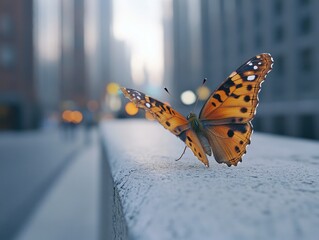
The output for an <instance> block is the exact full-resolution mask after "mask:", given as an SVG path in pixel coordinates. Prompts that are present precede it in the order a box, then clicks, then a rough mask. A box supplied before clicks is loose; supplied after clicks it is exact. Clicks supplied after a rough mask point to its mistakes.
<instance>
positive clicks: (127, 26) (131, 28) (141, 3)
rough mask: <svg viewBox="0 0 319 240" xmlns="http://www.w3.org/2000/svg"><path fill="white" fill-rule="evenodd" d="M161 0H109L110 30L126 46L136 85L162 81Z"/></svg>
mask: <svg viewBox="0 0 319 240" xmlns="http://www.w3.org/2000/svg"><path fill="white" fill-rule="evenodd" d="M162 1H163V0H134V1H132V0H116V1H114V2H113V8H114V9H113V10H114V11H113V34H114V37H115V38H116V39H118V40H121V41H124V42H125V43H126V44H127V46H128V47H129V48H130V51H131V69H132V79H133V81H134V83H135V84H136V85H142V84H150V85H151V86H160V85H161V84H162V81H163V66H164V56H163V27H162V11H161V9H162ZM145 73H147V74H145ZM145 75H147V79H145ZM147 81H148V82H147Z"/></svg>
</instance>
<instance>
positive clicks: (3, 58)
mask: <svg viewBox="0 0 319 240" xmlns="http://www.w3.org/2000/svg"><path fill="white" fill-rule="evenodd" d="M32 29H33V1H32V0H26V1H11V0H2V1H0V130H1V129H15V130H18V129H23V128H33V127H36V125H37V122H38V115H37V108H38V106H37V98H36V94H35V92H36V89H35V88H36V85H35V82H34V71H33V34H32Z"/></svg>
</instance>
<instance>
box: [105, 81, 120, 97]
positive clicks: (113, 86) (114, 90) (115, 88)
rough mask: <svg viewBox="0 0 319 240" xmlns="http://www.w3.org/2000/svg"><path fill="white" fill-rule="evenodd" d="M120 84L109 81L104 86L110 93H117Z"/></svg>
mask: <svg viewBox="0 0 319 240" xmlns="http://www.w3.org/2000/svg"><path fill="white" fill-rule="evenodd" d="M119 89H120V86H119V85H118V84H117V83H114V82H111V83H109V84H108V85H107V86H106V92H107V93H108V94H110V95H117V94H118V92H119Z"/></svg>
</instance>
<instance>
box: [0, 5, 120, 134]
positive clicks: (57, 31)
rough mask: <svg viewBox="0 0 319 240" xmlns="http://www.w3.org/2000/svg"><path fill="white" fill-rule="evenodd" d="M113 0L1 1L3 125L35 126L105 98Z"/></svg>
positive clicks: (0, 102) (0, 117)
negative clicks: (61, 112)
mask: <svg viewBox="0 0 319 240" xmlns="http://www.w3.org/2000/svg"><path fill="white" fill-rule="evenodd" d="M111 24H112V1H111V0H106V1H105V0H56V1H46V0H28V1H17V0H14V1H9V0H4V1H1V2H0V78H1V81H0V129H30V128H35V127H37V126H39V125H40V123H41V122H42V121H43V119H45V118H48V117H49V116H50V115H52V114H54V113H59V111H60V110H62V109H64V108H77V109H80V110H85V109H86V108H87V105H88V103H89V102H91V103H92V101H94V102H95V103H97V104H98V103H99V102H101V101H102V100H104V95H105V86H106V85H107V83H108V82H110V81H111V75H112V74H111V71H113V69H112V67H111V60H112V57H111V55H112V54H116V53H117V52H115V51H114V50H113V49H112V53H111V45H112V41H113V40H112V33H111Z"/></svg>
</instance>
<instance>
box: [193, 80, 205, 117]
mask: <svg viewBox="0 0 319 240" xmlns="http://www.w3.org/2000/svg"><path fill="white" fill-rule="evenodd" d="M206 81H207V78H204V79H203V82H202V85H201V87H202V86H204V84H205V83H206ZM198 100H199V96H198V94H197V98H196V102H195V106H194V109H193V112H195V109H196V107H197V103H198Z"/></svg>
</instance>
